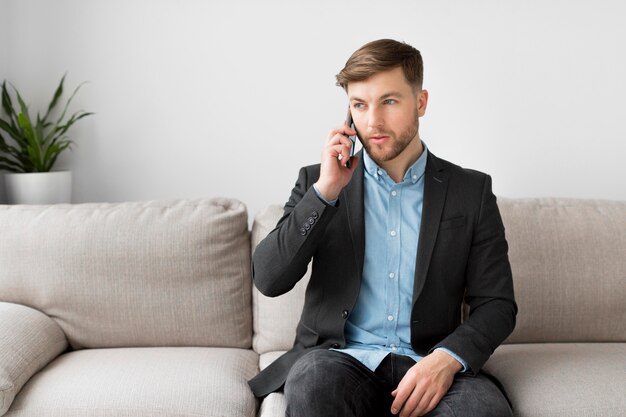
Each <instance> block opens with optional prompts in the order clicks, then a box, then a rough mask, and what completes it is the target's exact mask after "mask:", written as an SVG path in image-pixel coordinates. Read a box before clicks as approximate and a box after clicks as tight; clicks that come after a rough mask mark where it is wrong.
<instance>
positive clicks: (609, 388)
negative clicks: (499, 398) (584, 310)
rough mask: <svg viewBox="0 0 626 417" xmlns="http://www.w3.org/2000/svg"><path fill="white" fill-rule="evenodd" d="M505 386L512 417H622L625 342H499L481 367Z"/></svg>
mask: <svg viewBox="0 0 626 417" xmlns="http://www.w3.org/2000/svg"><path fill="white" fill-rule="evenodd" d="M485 369H487V370H488V371H489V372H491V373H492V374H493V375H495V376H496V377H497V378H498V380H500V382H502V385H503V386H504V388H505V389H506V391H507V393H508V395H509V397H510V399H511V401H512V402H513V404H514V405H515V410H514V411H515V416H516V417H556V416H559V417H560V416H564V417H565V416H567V417H569V416H576V417H600V416H601V417H623V416H624V415H626V414H625V412H626V344H624V343H555V344H551V343H531V344H516V345H503V346H500V347H499V348H498V349H497V350H496V352H495V353H494V354H493V356H492V357H491V358H490V359H489V361H488V362H487V364H486V365H485Z"/></svg>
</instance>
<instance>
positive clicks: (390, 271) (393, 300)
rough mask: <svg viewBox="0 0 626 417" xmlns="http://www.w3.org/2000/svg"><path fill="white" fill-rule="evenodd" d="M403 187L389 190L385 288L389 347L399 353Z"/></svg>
mask: <svg viewBox="0 0 626 417" xmlns="http://www.w3.org/2000/svg"><path fill="white" fill-rule="evenodd" d="M401 191H402V189H401V187H400V185H399V184H396V183H393V184H392V185H391V187H390V188H387V190H386V192H387V193H388V199H389V205H388V207H389V210H388V212H387V231H388V234H387V242H388V243H387V247H388V254H389V256H388V257H387V276H386V277H385V278H386V280H387V285H386V286H385V288H386V289H387V290H386V294H385V304H386V307H387V308H386V310H387V311H386V313H387V317H386V320H387V321H386V326H385V335H386V337H387V347H388V348H390V349H391V350H392V351H394V352H395V351H397V349H398V348H399V346H400V338H399V337H398V335H397V329H398V313H399V300H400V286H399V281H398V278H399V269H400V233H401V197H402V195H401Z"/></svg>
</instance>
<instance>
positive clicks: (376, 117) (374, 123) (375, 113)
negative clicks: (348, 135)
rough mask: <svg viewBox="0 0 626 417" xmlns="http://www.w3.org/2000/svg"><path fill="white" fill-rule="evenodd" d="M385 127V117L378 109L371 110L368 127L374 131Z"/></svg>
mask: <svg viewBox="0 0 626 417" xmlns="http://www.w3.org/2000/svg"><path fill="white" fill-rule="evenodd" d="M384 125H385V121H384V118H383V115H382V113H381V111H380V110H378V109H371V110H370V114H369V119H368V127H369V128H373V129H378V128H381V127H383V126H384Z"/></svg>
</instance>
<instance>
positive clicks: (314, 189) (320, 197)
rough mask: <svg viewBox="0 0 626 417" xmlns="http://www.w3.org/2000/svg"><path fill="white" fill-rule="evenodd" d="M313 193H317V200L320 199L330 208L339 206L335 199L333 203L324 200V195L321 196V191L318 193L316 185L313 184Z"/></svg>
mask: <svg viewBox="0 0 626 417" xmlns="http://www.w3.org/2000/svg"><path fill="white" fill-rule="evenodd" d="M313 191H315V194H317V198H319V199H320V200H322V201H323V202H324V203H326V204H328V205H329V206H333V207H335V206H336V205H337V199H336V198H335V199H334V200H332V201H328V200H326V199H325V198H324V196H322V194H320V192H319V191H317V187H316V186H315V184H313Z"/></svg>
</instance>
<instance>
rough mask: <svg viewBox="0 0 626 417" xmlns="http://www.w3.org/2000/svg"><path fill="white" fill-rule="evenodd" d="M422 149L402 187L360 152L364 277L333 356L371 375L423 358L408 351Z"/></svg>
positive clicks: (421, 197) (419, 217)
mask: <svg viewBox="0 0 626 417" xmlns="http://www.w3.org/2000/svg"><path fill="white" fill-rule="evenodd" d="M422 145H423V147H424V151H423V152H422V154H421V155H420V157H419V158H418V159H417V161H415V163H414V164H413V165H411V167H409V169H408V170H407V171H406V173H405V175H404V179H403V181H402V182H400V183H396V182H395V181H394V180H393V179H392V178H391V177H390V176H389V175H388V174H387V172H385V170H383V169H382V168H380V167H379V166H378V165H377V164H376V163H375V162H374V161H373V160H372V159H371V158H370V157H369V155H368V154H367V152H365V151H363V163H364V168H365V172H364V184H363V185H364V190H363V191H364V208H365V212H364V215H365V258H364V263H363V277H362V281H361V290H360V292H359V297H358V299H357V302H356V304H355V306H354V309H353V310H352V312H351V313H350V316H349V318H348V320H347V321H346V328H345V335H346V346H345V348H344V349H335V350H338V351H341V352H344V353H347V354H349V355H351V356H353V357H354V358H356V359H357V360H359V361H360V362H361V363H363V364H364V365H365V366H366V367H367V368H369V369H370V370H372V371H375V370H376V368H377V367H378V365H380V363H381V362H382V361H383V359H384V358H385V357H386V356H387V355H388V354H389V353H395V354H398V355H405V356H409V357H411V358H412V359H413V360H415V361H416V362H417V361H419V360H420V359H421V358H422V357H421V356H419V355H417V354H416V353H415V352H414V351H413V349H412V347H411V307H412V301H413V283H414V279H415V261H416V258H417V249H418V238H419V232H420V227H421V221H422V206H423V201H424V172H425V169H426V159H427V155H428V149H427V148H426V144H425V143H424V142H423V141H422ZM315 191H316V192H317V190H315ZM317 194H318V196H319V197H320V198H323V197H322V196H321V195H320V194H319V192H317ZM334 203H335V201H332V202H330V204H334ZM440 349H442V350H444V351H446V352H448V353H449V354H450V355H452V356H453V357H454V358H455V359H457V360H458V361H459V362H460V363H461V364H462V365H463V370H462V371H461V372H465V371H466V370H467V369H469V367H468V365H467V364H466V363H465V361H463V360H462V359H461V358H460V357H459V356H458V355H456V354H454V353H453V352H451V351H450V350H448V349H445V348H440Z"/></svg>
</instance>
